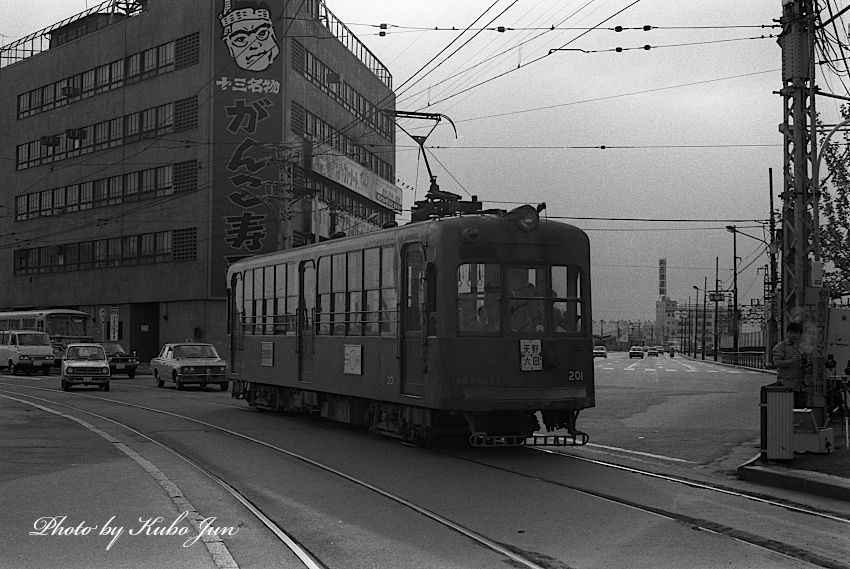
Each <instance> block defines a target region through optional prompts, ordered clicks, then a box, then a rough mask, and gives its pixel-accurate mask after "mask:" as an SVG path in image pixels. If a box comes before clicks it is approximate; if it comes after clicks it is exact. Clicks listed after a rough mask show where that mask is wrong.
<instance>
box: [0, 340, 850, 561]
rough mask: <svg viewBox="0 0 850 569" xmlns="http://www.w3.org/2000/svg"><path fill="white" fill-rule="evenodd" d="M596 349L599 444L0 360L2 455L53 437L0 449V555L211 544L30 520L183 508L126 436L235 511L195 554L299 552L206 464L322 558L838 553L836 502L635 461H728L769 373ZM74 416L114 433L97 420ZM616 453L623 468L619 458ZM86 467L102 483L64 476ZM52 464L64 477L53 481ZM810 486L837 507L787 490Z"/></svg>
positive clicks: (687, 465)
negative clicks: (290, 412)
mask: <svg viewBox="0 0 850 569" xmlns="http://www.w3.org/2000/svg"><path fill="white" fill-rule="evenodd" d="M595 365H596V367H597V386H598V400H597V408H595V409H592V410H588V411H586V412H585V414H583V415H582V417H581V418H580V427H581V428H582V429H584V430H586V431H587V432H589V433H590V434H591V437H592V440H593V444H594V445H596V446H592V447H587V448H581V449H573V448H566V449H546V450H549V451H555V452H541V451H537V450H531V449H470V448H466V447H460V448H442V449H433V450H422V449H417V448H413V447H410V446H407V445H402V444H399V443H398V442H396V441H392V440H386V439H381V438H378V437H375V436H372V435H369V434H368V433H364V432H361V431H356V430H352V429H346V428H341V427H339V426H336V425H333V424H329V423H327V422H325V421H320V420H314V419H305V418H300V417H288V416H284V415H280V414H273V413H260V412H257V411H254V410H251V409H249V408H247V406H246V405H245V404H244V402H242V401H236V400H232V399H231V398H230V397H229V394H227V393H222V392H220V391H218V390H217V389H213V388H207V389H199V388H191V387H190V388H189V389H187V390H186V391H179V392H178V391H177V390H175V389H173V388H156V387H155V385H154V382H153V379H152V378H151V377H149V376H137V377H136V379H134V380H126V379H117V380H114V381H113V385H112V390H111V391H110V392H109V393H103V392H99V391H90V390H89V391H86V390H79V391H74V392H71V393H65V392H62V391H60V390H59V389H58V378H57V377H56V376H52V377H36V376H32V377H10V376H2V377H0V416H3V417H7V418H15V420H16V421H17V422H16V423H15V424H16V426H15V428H14V429H10V428H4V435H5V440H4V444H3V446H2V452H3V453H4V456H5V457H7V458H11V457H16V456H17V457H21V456H25V455H26V449H27V448H28V445H29V447H32V441H33V440H38V441H40V443H39V448H47V449H65V450H63V451H62V452H59V451H58V450H57V451H56V452H42V453H41V454H40V455H39V456H38V462H36V463H34V462H32V461H27V460H4V461H3V462H2V464H0V501H2V506H3V508H2V510H3V512H4V515H3V531H4V536H6V537H8V538H9V539H7V540H5V543H6V546H4V547H5V548H4V547H0V567H12V568H15V569H17V568H18V567H44V568H50V567H60V566H61V567H66V568H67V567H70V568H76V567H80V568H82V567H94V568H97V567H112V566H128V567H129V566H132V563H133V562H135V563H136V564H137V566H150V567H154V566H180V565H182V566H188V565H186V563H188V562H189V560H190V559H191V557H187V556H192V555H194V556H196V557H204V556H205V555H207V553H206V551H205V550H204V549H201V548H197V547H191V548H185V547H183V546H182V543H184V541H179V540H177V539H171V540H168V539H166V537H167V536H148V537H149V540H148V541H147V542H143V541H140V540H137V539H130V538H129V536H127V535H125V536H123V537H122V538H121V539H119V540H118V541H117V542H116V543H115V546H114V547H113V548H112V549H110V550H106V549H105V545H106V544H105V543H104V538H95V537H87V536H76V537H74V536H65V537H62V538H61V539H60V538H59V536H39V537H36V538H34V537H32V536H30V535H29V532H30V531H32V526H33V524H34V519H33V518H34V516H35V515H36V514H37V513H39V512H42V511H44V512H50V513H53V512H60V513H64V514H67V515H68V516H69V518H70V519H74V520H76V519H81V518H86V519H89V520H98V521H101V520H107V519H109V517H110V516H112V515H115V516H116V520H118V521H123V523H124V524H125V525H127V527H128V528H129V527H130V525H131V523H132V522H133V521H134V520H136V519H138V518H139V517H140V515H146V516H149V515H150V514H156V513H158V512H159V513H160V515H163V516H164V517H165V518H166V520H170V519H173V517H174V515H175V514H176V515H179V513H180V511H181V508H183V507H184V506H182V505H179V506H178V505H177V504H182V502H175V501H174V499H173V496H170V495H169V496H163V493H162V491H160V490H158V489H157V486H156V484H155V483H153V482H152V481H151V480H150V479H149V478H150V472H149V471H147V470H145V469H142V468H139V467H138V465H134V464H132V463H130V462H129V461H127V460H126V458H125V457H124V456H123V455H121V454H119V453H117V451H116V450H115V448H109V447H111V446H112V447H114V446H116V445H117V444H118V443H119V442H120V444H122V445H126V446H127V447H128V448H129V449H132V450H133V451H134V452H136V453H138V454H139V455H140V456H141V457H142V458H144V459H145V460H146V461H148V462H149V463H150V464H151V465H152V466H154V467H155V470H156V472H160V473H161V474H162V476H164V477H166V478H167V479H168V480H169V481H171V482H172V483H173V485H174V488H175V489H174V490H172V491H171V492H172V494H176V495H177V496H179V498H180V499H181V500H188V501H189V502H190V503H191V504H192V505H193V507H194V508H195V509H196V510H197V511H198V512H200V513H201V514H203V515H204V516H210V517H215V518H216V519H217V523H219V524H222V525H224V526H226V527H233V528H238V531H237V532H235V533H234V534H233V535H227V536H225V537H223V540H222V543H223V544H224V545H225V546H226V548H227V550H228V554H229V555H230V556H231V558H232V560H233V563H234V565H226V564H222V563H220V560H215V561H210V560H211V559H212V558H211V557H210V556H207V557H209V558H204V561H205V563H204V564H203V565H200V564H199V566H210V563H212V565H214V566H215V567H216V568H217V569H223V568H224V567H234V566H235V567H241V568H243V569H245V568H249V567H251V568H258V569H259V568H266V567H271V566H277V567H287V568H288V567H299V566H302V565H300V564H299V562H298V560H296V559H295V557H294V555H293V554H292V553H290V552H289V550H288V549H287V548H286V547H285V546H284V544H283V543H282V542H281V541H280V539H278V537H276V535H275V534H274V533H273V532H272V531H270V530H269V529H268V528H266V527H265V526H263V525H262V524H261V523H259V521H258V519H257V518H256V516H255V515H253V514H252V513H251V512H250V511H249V510H247V509H246V508H245V507H244V506H243V505H242V504H241V503H240V502H238V501H237V500H236V499H234V497H233V496H232V495H230V494H228V493H227V492H225V491H224V490H223V488H222V487H221V486H220V485H218V484H217V483H215V482H214V481H213V480H212V479H210V478H208V477H206V476H205V475H204V474H203V471H204V470H206V471H210V472H212V473H215V474H216V475H217V476H219V477H221V478H222V479H223V480H225V481H227V482H229V483H230V484H231V485H233V486H234V487H235V488H237V489H238V490H239V492H241V493H242V494H243V495H244V497H245V498H246V499H247V500H248V501H249V502H250V503H252V504H254V505H255V506H257V507H258V508H259V509H260V510H262V511H263V512H264V513H265V514H266V515H267V516H268V517H269V518H271V519H272V520H273V521H274V522H275V523H276V524H277V526H278V528H279V529H281V530H283V531H286V532H289V533H290V534H291V535H292V536H293V538H294V539H295V540H296V541H297V542H298V543H300V544H302V545H303V546H305V547H306V548H307V549H308V550H309V551H311V552H312V553H314V554H315V555H316V556H317V557H318V558H319V559H321V560H322V562H323V563H325V565H326V566H327V567H330V568H340V569H343V568H344V569H360V568H363V569H366V568H383V567H387V568H390V567H392V568H394V569H395V568H399V567H401V568H407V567H409V568H411V569H413V568H421V567H429V568H432V567H433V568H440V569H442V568H457V569H461V568H472V567H480V568H482V569H485V568H486V569H490V568H492V567H517V566H525V567H530V568H534V567H540V568H546V569H563V568H578V567H582V568H585V567H599V568H603V567H604V568H617V567H624V568H625V567H628V568H639V567H646V568H650V567H651V568H656V567H671V568H673V567H675V568H679V567H727V566H734V567H754V568H760V567H764V568H768V567H770V568H776V567H778V568H788V567H815V566H830V567H839V568H840V567H850V565H848V564H847V559H850V544H848V543H847V540H846V535H848V528H850V521H842V520H844V519H845V518H850V511H847V512H836V514H838V515H837V516H834V517H835V518H836V519H832V518H823V517H818V516H817V515H815V514H814V513H805V512H807V511H808V510H805V511H804V510H799V509H797V510H789V509H787V508H785V507H782V506H779V505H776V504H773V503H765V502H764V501H754V500H753V499H752V497H747V496H741V495H737V494H734V493H729V492H726V491H723V492H721V491H719V490H718V489H717V488H716V487H711V486H695V485H693V484H690V483H688V484H685V483H682V482H681V481H677V480H673V479H668V478H662V477H658V476H650V475H649V474H648V473H649V472H651V471H654V472H663V473H667V474H673V473H676V474H677V475H680V474H682V475H684V476H686V477H688V479H689V480H693V479H694V478H695V477H696V473H701V474H703V475H704V476H705V478H706V479H708V478H711V477H712V476H714V478H715V479H721V480H722V476H723V475H722V472H720V473H713V472H712V471H711V468H710V466H711V465H713V464H716V463H718V461H720V462H722V461H724V460H728V459H729V456H730V453H733V452H734V448H733V447H736V445H740V444H742V443H743V444H744V445H746V444H748V441H753V440H755V439H756V438H757V436H758V407H757V400H758V396H757V394H758V387H759V386H760V385H761V383H762V382H764V381H765V377H764V376H761V375H756V374H748V373H743V372H742V373H730V372H728V371H726V370H724V369H722V368H720V367H719V366H712V365H706V364H701V363H696V364H695V363H693V362H689V361H684V360H679V359H678V358H674V359H672V360H671V359H669V358H667V357H666V356H665V357H662V358H658V359H655V358H652V359H650V360H643V361H638V360H631V361H629V360H628V358H623V357H618V354H612V355H610V356H609V358H608V359H607V360H601V359H600V360H597V361H596V362H595ZM715 368H716V369H715ZM35 404H37V405H40V406H41V407H35ZM42 408H43V409H42ZM44 409H53V410H56V411H59V412H61V413H63V414H64V415H62V416H56V415H55V414H50V413H47V412H46V411H45V410H44ZM72 417H77V418H81V419H83V420H85V421H87V422H89V423H90V424H91V425H92V426H94V427H95V428H97V429H99V430H102V431H103V432H104V433H107V434H108V435H109V436H110V437H113V438H114V439H115V441H116V442H115V443H110V444H103V443H102V441H96V440H93V439H92V437H93V435H92V432H91V431H90V430H89V429H84V428H82V427H81V426H80V423H78V422H76V421H74V420H72ZM7 420H12V419H7ZM7 427H8V425H7ZM130 429H132V430H130ZM33 435H37V436H35V437H34V436H33ZM694 438H696V439H697V440H694ZM75 441H80V442H79V444H77V443H76V442H75ZM154 441H155V442H154ZM69 447H70V448H72V449H73V450H71V451H68V448H69ZM174 453H180V454H182V455H184V456H185V457H186V458H187V459H189V460H190V461H191V464H190V463H188V462H186V461H185V460H183V459H182V458H179V457H178V456H177V455H176V454H174ZM77 454H80V455H81V456H79V458H77V456H76V455H77ZM586 457H591V458H592V459H593V461H588V460H586V459H585V458H586ZM609 459H612V460H611V462H615V463H620V464H623V463H626V462H628V463H629V464H630V465H631V467H633V468H632V469H631V470H624V469H619V468H612V467H611V466H610V465H608V464H606V463H607V462H608V461H609ZM613 459H615V460H613ZM636 466H640V467H646V470H638V469H636V468H634V467H636ZM95 468H97V469H98V470H97V471H95V470H92V469H95ZM45 469H48V470H49V474H50V478H49V479H46V478H45V477H44V474H45ZM104 469H107V470H104ZM95 472H97V473H99V474H100V475H101V476H107V477H109V478H108V480H107V482H108V484H104V485H95V486H85V487H80V488H78V487H76V486H75V485H76V484H79V483H85V482H86V481H90V480H91V479H92V475H89V474H90V473H91V474H94V473H95ZM80 474H83V477H82V478H80V477H79V475H80ZM63 480H64V481H65V483H66V484H67V485H68V486H67V487H66V488H65V489H64V490H65V491H64V492H63V487H62V484H58V485H56V481H63ZM49 481H53V483H52V485H51V486H50V488H51V490H49V491H47V490H45V487H44V485H45V484H48V483H49ZM742 489H743V488H742ZM782 498H783V500H785V501H791V500H795V499H798V497H793V496H783V497H782ZM168 500H171V503H170V505H169V501H168ZM812 500H815V499H814V498H812ZM24 505H26V507H24ZM809 505H811V506H812V507H813V509H817V510H818V511H821V512H823V511H834V508H835V506H830V505H829V504H824V503H821V502H811V504H803V503H800V506H801V507H802V506H805V507H808V506H809ZM45 515H47V514H45ZM179 537H183V536H179ZM478 538H480V539H478ZM184 539H185V538H184ZM21 540H23V541H21ZM10 544H14V545H12V546H10ZM48 544H49V545H48ZM57 544H58V545H57ZM57 547H58V548H59V549H57ZM57 551H58V552H59V553H62V554H63V556H62V557H57ZM172 557H173V559H174V561H175V563H173V564H172V563H170V561H169V560H170V559H171V558H172ZM23 561H26V563H23Z"/></svg>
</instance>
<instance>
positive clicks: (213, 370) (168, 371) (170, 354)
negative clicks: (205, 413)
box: [151, 342, 228, 391]
mask: <svg viewBox="0 0 850 569" xmlns="http://www.w3.org/2000/svg"><path fill="white" fill-rule="evenodd" d="M226 367H227V362H225V361H224V360H223V359H221V358H220V357H219V355H218V352H217V351H216V349H215V346H213V345H212V344H202V343H198V342H183V343H179V344H165V345H164V346H163V347H162V349H161V350H160V351H159V355H158V356H157V357H155V358H153V359H152V360H151V373H152V374H153V377H154V379H156V384H157V386H159V387H162V386H163V385H165V382H166V381H170V382H173V383H174V384H175V385H176V386H177V389H183V386H184V385H186V384H187V383H196V384H198V385H200V386H201V387H206V385H207V384H208V383H216V384H218V386H219V387H220V388H221V390H222V391H226V390H227V385H228V380H227V376H226V375H225V373H224V371H225V368H226Z"/></svg>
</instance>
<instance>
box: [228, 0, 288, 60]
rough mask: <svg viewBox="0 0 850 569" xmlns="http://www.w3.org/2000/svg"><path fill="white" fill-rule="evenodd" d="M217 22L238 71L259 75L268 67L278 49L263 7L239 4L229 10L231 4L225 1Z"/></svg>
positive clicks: (260, 5)
mask: <svg viewBox="0 0 850 569" xmlns="http://www.w3.org/2000/svg"><path fill="white" fill-rule="evenodd" d="M219 20H220V21H221V26H222V28H223V36H222V39H223V40H224V43H226V44H227V48H228V49H229V50H230V56H231V57H232V58H233V60H234V61H235V62H236V65H237V66H238V67H239V68H240V69H244V70H246V71H263V70H265V69H268V68H269V67H270V66H271V64H272V63H273V62H274V60H275V58H276V57H277V55H278V53H280V48H279V47H278V45H277V37H276V36H275V32H274V25H273V24H272V20H271V13H270V11H269V9H268V8H267V7H266V6H265V4H257V3H254V2H242V3H240V4H238V5H237V6H236V7H232V5H231V1H230V0H225V2H224V12H222V13H221V15H219Z"/></svg>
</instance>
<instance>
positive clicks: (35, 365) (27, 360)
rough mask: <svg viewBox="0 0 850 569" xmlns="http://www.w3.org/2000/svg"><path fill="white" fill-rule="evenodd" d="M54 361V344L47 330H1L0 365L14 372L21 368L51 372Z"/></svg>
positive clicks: (45, 372)
mask: <svg viewBox="0 0 850 569" xmlns="http://www.w3.org/2000/svg"><path fill="white" fill-rule="evenodd" d="M53 363H54V357H53V345H52V344H51V343H50V336H48V335H47V334H46V333H45V332H37V331H35V330H4V331H0V367H6V368H8V369H9V371H10V372H12V374H17V373H18V371H19V370H20V371H26V372H28V373H29V372H31V371H33V370H35V371H38V372H40V373H44V374H49V373H50V368H51V366H53Z"/></svg>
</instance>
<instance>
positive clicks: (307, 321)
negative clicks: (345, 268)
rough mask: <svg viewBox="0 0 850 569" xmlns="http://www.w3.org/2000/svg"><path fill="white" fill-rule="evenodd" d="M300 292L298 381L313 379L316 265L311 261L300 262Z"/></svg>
mask: <svg viewBox="0 0 850 569" xmlns="http://www.w3.org/2000/svg"><path fill="white" fill-rule="evenodd" d="M300 271H301V278H300V281H301V286H300V290H301V294H300V295H299V296H300V300H299V301H298V306H299V310H298V381H306V382H310V381H313V377H314V375H313V374H314V372H315V370H314V366H313V358H314V355H315V347H314V342H315V338H316V336H315V334H316V326H315V323H314V322H313V319H314V318H315V316H316V267H315V265H313V261H304V262H303V263H301V268H300Z"/></svg>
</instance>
